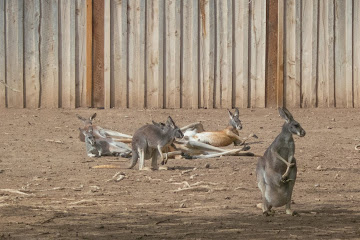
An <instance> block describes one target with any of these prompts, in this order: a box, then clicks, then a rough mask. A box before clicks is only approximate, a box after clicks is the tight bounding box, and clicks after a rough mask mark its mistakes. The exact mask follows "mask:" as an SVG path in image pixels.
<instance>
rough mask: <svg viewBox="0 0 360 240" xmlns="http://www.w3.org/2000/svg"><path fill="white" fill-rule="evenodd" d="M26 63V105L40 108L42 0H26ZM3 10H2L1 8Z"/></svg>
mask: <svg viewBox="0 0 360 240" xmlns="http://www.w3.org/2000/svg"><path fill="white" fill-rule="evenodd" d="M24 3H25V5H24V7H25V9H24V10H25V11H24V14H25V21H24V34H25V36H24V39H26V41H25V51H24V54H25V55H24V58H25V61H24V64H25V73H24V74H25V89H26V104H25V105H26V107H27V108H38V107H39V98H40V61H39V54H40V52H39V40H40V39H39V27H40V0H29V1H25V2H24ZM0 11H1V10H0Z"/></svg>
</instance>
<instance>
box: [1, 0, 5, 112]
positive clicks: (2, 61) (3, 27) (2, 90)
mask: <svg viewBox="0 0 360 240" xmlns="http://www.w3.org/2000/svg"><path fill="white" fill-rule="evenodd" d="M5 52H6V48H5V0H0V81H1V82H2V83H5V82H6V79H5V70H6V66H5V56H6V55H5ZM1 82H0V108H5V107H6V99H5V97H6V95H5V85H4V84H2V83H1Z"/></svg>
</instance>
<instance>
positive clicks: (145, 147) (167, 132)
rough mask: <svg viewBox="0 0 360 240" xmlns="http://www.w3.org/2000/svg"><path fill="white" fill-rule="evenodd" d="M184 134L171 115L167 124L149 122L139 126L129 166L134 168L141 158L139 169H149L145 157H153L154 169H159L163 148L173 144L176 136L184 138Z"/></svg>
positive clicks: (133, 139)
mask: <svg viewBox="0 0 360 240" xmlns="http://www.w3.org/2000/svg"><path fill="white" fill-rule="evenodd" d="M183 136H184V135H183V133H182V132H181V130H180V129H179V128H178V127H177V126H176V125H175V123H174V121H173V120H172V118H171V117H170V116H169V117H168V119H167V121H166V123H165V125H162V124H155V125H154V124H148V125H145V126H143V127H141V128H139V129H138V130H137V131H136V132H135V134H134V136H133V138H132V159H131V163H130V166H129V168H133V167H134V166H135V165H136V163H137V161H138V158H140V162H139V170H149V168H145V167H144V165H145V159H150V158H152V160H151V167H152V169H154V170H156V169H158V165H157V158H158V156H160V158H161V160H163V159H164V155H163V153H162V149H163V148H164V147H167V146H169V145H171V144H172V143H173V142H174V140H175V138H183Z"/></svg>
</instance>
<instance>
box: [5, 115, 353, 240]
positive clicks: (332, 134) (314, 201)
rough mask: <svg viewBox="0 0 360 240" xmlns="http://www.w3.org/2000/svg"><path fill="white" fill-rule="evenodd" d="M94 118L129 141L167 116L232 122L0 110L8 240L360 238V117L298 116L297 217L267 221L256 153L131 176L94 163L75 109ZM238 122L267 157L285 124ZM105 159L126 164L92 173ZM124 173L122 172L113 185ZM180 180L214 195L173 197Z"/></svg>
mask: <svg viewBox="0 0 360 240" xmlns="http://www.w3.org/2000/svg"><path fill="white" fill-rule="evenodd" d="M93 112H97V113H98V116H97V119H96V120H97V121H96V123H97V124H99V125H100V126H103V127H106V128H110V129H114V130H117V131H120V132H123V133H127V134H133V133H134V131H135V130H136V129H137V128H139V127H140V126H142V125H144V124H145V123H149V122H151V120H156V121H165V120H166V117H167V116H168V115H171V116H172V117H173V119H174V120H175V122H176V123H177V124H178V125H179V126H183V125H186V124H189V123H191V122H195V121H199V120H201V121H203V123H204V127H205V129H206V130H216V129H221V128H224V127H225V126H226V124H227V122H228V116H227V112H226V110H204V109H201V110H141V111H140V110H139V111H137V110H126V109H125V110H115V109H111V110H97V109H76V110H57V109H56V110H14V109H9V110H1V112H0V120H1V122H0V130H1V132H2V134H1V141H0V239H360V230H359V226H360V224H359V223H360V205H359V202H360V186H359V183H360V178H359V173H360V165H359V159H360V153H359V152H357V151H355V150H354V146H355V145H356V144H358V143H360V139H359V138H360V135H359V132H360V121H359V120H360V115H359V111H358V110H354V109H305V110H304V109H298V110H293V111H292V113H293V115H294V117H295V119H296V120H298V121H299V122H300V123H301V125H302V126H303V128H304V129H305V130H306V131H307V135H306V136H305V137H304V138H298V137H295V141H296V154H295V156H296V158H297V162H298V163H297V165H298V179H297V182H296V185H295V189H294V193H293V201H294V204H293V209H294V210H296V211H298V212H299V213H300V214H301V216H299V217H292V216H288V215H286V214H285V209H284V208H278V209H276V214H275V216H273V217H264V216H263V215H262V213H261V210H260V209H257V208H256V207H255V204H256V203H259V202H260V191H259V189H258V188H257V185H256V177H255V166H256V162H257V158H256V157H222V158H214V159H206V160H169V162H168V166H169V167H170V170H167V171H152V172H145V171H139V170H137V166H136V167H135V169H131V170H129V169H126V166H128V164H129V160H128V159H124V158H118V157H102V158H98V159H92V158H88V157H87V155H86V152H85V145H84V143H82V142H80V141H79V140H78V127H79V126H81V123H80V121H79V120H78V119H77V118H76V117H75V114H76V113H78V114H80V115H83V116H89V115H90V114H91V113H93ZM240 119H241V120H242V122H243V127H244V128H243V130H242V131H241V135H242V136H244V137H245V136H247V135H249V134H250V133H251V132H254V133H256V134H257V135H258V137H259V139H258V141H256V142H254V141H253V142H252V144H251V150H250V151H252V152H254V153H255V154H261V155H262V154H263V153H264V151H265V149H266V148H267V147H268V146H269V144H270V143H271V142H272V141H273V139H274V138H275V137H276V135H277V134H278V133H279V132H280V129H281V125H282V124H283V120H282V119H281V118H280V117H279V116H278V114H277V110H275V109H254V110H250V109H246V110H241V111H240ZM48 140H55V141H61V142H62V143H57V142H52V141H48ZM101 164H116V165H118V166H121V167H122V168H123V169H93V168H92V167H93V166H96V165H101ZM206 164H210V168H206V167H205V165H206ZM146 166H150V162H149V161H147V162H146ZM319 166H320V167H319ZM119 171H121V172H123V173H125V176H126V177H125V178H124V179H123V180H122V181H119V182H115V181H113V180H110V179H112V176H113V175H114V174H115V173H117V172H119ZM108 180H110V181H108ZM184 182H187V183H188V184H190V185H191V184H200V185H202V186H204V185H206V186H207V188H198V190H197V191H180V192H177V191H176V190H177V189H179V188H182V187H183V186H184V184H185V183H184ZM199 182H200V183H199ZM16 191H18V192H16Z"/></svg>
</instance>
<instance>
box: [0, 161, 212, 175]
mask: <svg viewBox="0 0 360 240" xmlns="http://www.w3.org/2000/svg"><path fill="white" fill-rule="evenodd" d="M205 168H210V163H207V164H206V165H205ZM0 173H1V172H0Z"/></svg>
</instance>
